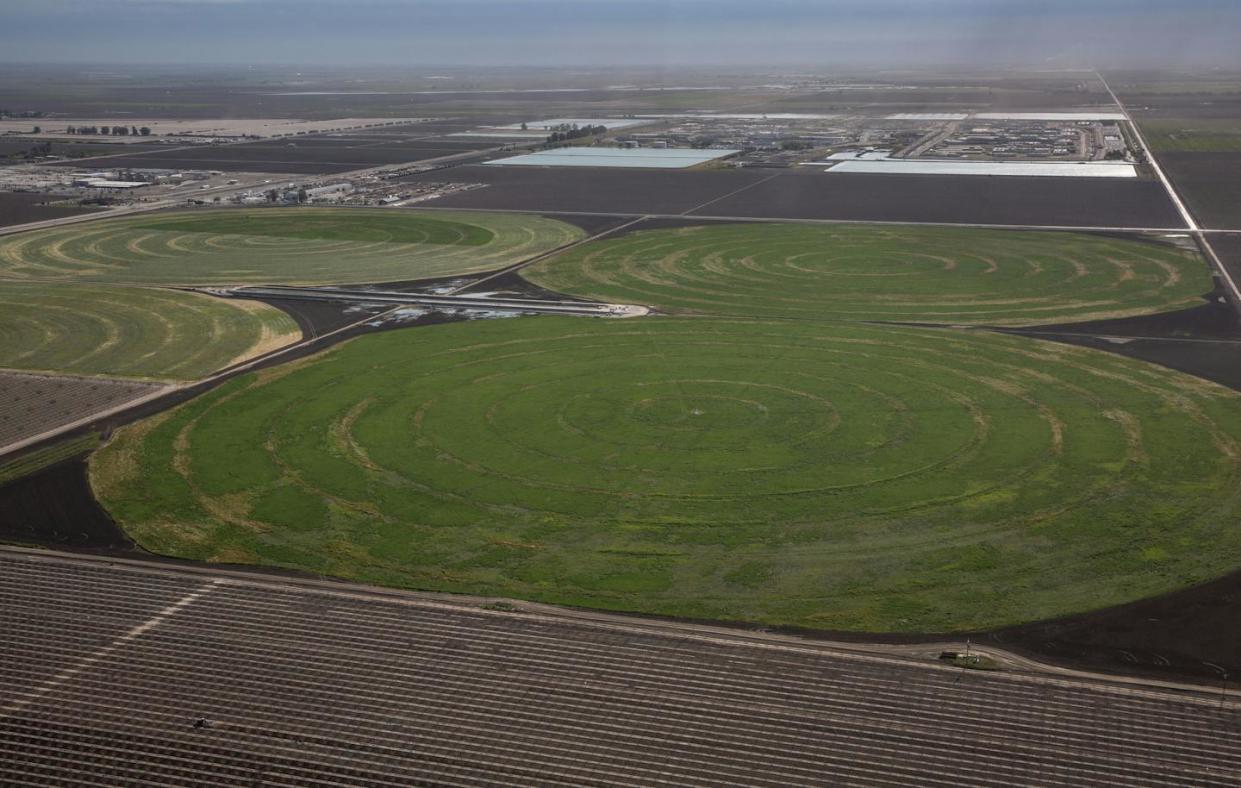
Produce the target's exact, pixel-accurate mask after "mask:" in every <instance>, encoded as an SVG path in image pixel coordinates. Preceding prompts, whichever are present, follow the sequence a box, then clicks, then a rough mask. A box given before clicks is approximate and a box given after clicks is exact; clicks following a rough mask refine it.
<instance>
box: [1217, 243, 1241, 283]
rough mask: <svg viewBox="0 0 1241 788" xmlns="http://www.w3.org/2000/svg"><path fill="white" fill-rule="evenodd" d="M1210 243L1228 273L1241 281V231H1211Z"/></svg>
mask: <svg viewBox="0 0 1241 788" xmlns="http://www.w3.org/2000/svg"><path fill="white" fill-rule="evenodd" d="M1210 244H1211V248H1212V249H1214V250H1215V255H1216V256H1217V257H1219V260H1220V262H1221V263H1223V264H1224V267H1225V268H1227V269H1228V273H1229V274H1230V275H1231V276H1232V278H1233V279H1235V280H1236V281H1237V282H1238V283H1241V233H1213V234H1211V236H1210Z"/></svg>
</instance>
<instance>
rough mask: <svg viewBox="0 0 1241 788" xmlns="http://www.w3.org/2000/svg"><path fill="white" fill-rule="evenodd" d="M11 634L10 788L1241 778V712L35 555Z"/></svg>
mask: <svg viewBox="0 0 1241 788" xmlns="http://www.w3.org/2000/svg"><path fill="white" fill-rule="evenodd" d="M527 607H528V606H523V608H527ZM0 616H3V618H4V620H5V621H6V622H11V624H12V625H11V626H9V627H8V628H7V629H6V633H5V635H6V636H5V638H4V639H3V640H2V641H0V655H2V656H3V660H2V661H0V667H3V669H4V671H5V684H4V692H5V693H6V695H5V696H4V697H5V699H6V701H7V710H8V713H7V714H6V716H5V717H4V718H3V719H2V720H0V752H2V753H3V755H2V757H0V781H2V782H5V783H6V784H30V783H35V784H40V785H57V786H60V785H67V784H77V783H80V782H81V781H82V775H83V773H84V772H88V773H89V774H91V775H92V776H99V775H106V776H107V779H108V780H110V781H112V782H123V783H126V784H134V783H142V782H144V781H145V782H155V781H163V782H175V783H190V784H201V783H203V782H206V781H207V780H208V779H211V778H215V780H216V781H217V782H219V783H221V784H227V785H249V784H253V783H254V782H255V775H262V777H261V780H262V782H263V783H265V784H272V785H277V784H293V785H299V786H308V788H309V787H310V786H314V787H315V788H318V787H319V786H323V787H324V788H326V787H327V786H339V785H366V786H371V785H399V786H403V785H469V786H479V787H480V788H481V787H484V786H489V787H491V788H501V787H503V786H513V785H515V784H516V785H523V786H524V785H529V786H551V785H575V786H576V785H581V786H604V785H607V786H617V785H650V784H655V783H658V784H659V785H662V786H666V787H667V788H700V786H704V785H745V786H751V787H752V788H786V787H787V786H790V785H797V786H807V787H808V788H809V787H811V786H813V787H814V788H818V787H819V786H823V787H824V788H827V787H829V786H830V788H839V786H842V785H848V786H852V787H853V788H863V787H865V788H891V786H893V785H894V784H896V785H918V786H932V785H945V784H949V783H948V782H946V781H945V780H944V775H945V774H951V775H952V784H968V785H970V786H975V787H976V788H1010V786H1013V785H1023V786H1039V788H1051V787H1052V786H1055V787H1056V788H1095V786H1099V787H1100V788H1102V787H1103V786H1110V787H1112V788H1114V786H1116V785H1124V786H1127V787H1128V788H1165V787H1166V786H1168V785H1193V786H1199V787H1200V788H1226V787H1230V786H1233V785H1235V783H1236V780H1235V779H1234V777H1235V775H1236V773H1237V770H1238V769H1241V748H1239V747H1238V744H1237V737H1236V736H1235V734H1234V730H1233V726H1234V725H1235V720H1236V714H1237V711H1238V704H1237V702H1236V700H1235V699H1234V698H1233V696H1232V695H1231V693H1230V694H1229V697H1228V698H1218V697H1208V696H1207V695H1206V694H1205V693H1173V692H1170V691H1167V692H1159V691H1147V690H1134V689H1127V688H1123V687H1120V686H1116V685H1109V684H1107V683H1103V682H1091V681H1084V680H1073V679H1067V678H1064V677H1051V676H1046V677H1044V676H1038V675H1029V674H1025V675H1022V674H1013V673H1007V672H984V671H962V670H960V669H953V668H950V667H948V666H947V665H938V664H928V662H925V661H922V660H919V659H913V658H903V657H894V656H877V655H871V654H859V653H856V652H854V653H850V652H848V651H842V650H839V649H834V648H830V647H827V648H825V647H823V646H821V645H819V644H816V643H813V642H807V641H805V640H800V639H793V638H781V637H776V636H770V635H767V636H762V635H756V634H755V633H736V632H729V631H725V630H722V629H719V628H711V629H705V628H698V629H697V630H696V631H695V630H693V629H690V628H688V627H684V628H682V627H667V626H663V627H660V626H658V625H652V623H651V622H646V621H638V620H634V619H624V618H620V617H616V616H598V615H596V616H591V617H590V618H589V619H586V618H580V617H579V618H576V619H575V618H573V617H572V616H571V615H566V614H563V613H560V614H558V613H557V612H555V611H545V610H544V611H533V610H532V611H528V612H526V611H523V612H517V613H505V612H499V611H495V610H484V609H479V607H478V606H477V605H476V604H475V603H474V602H473V601H472V600H465V599H461V600H445V599H434V600H429V599H427V598H425V597H419V596H414V595H403V594H400V595H396V594H391V593H376V592H375V591H374V589H369V588H365V587H358V586H352V587H350V586H342V585H339V584H334V585H332V586H325V585H318V586H314V585H310V584H302V583H297V582H296V581H293V582H289V581H288V580H287V579H275V578H263V577H258V576H252V577H238V576H236V575H233V576H231V577H229V576H221V575H220V574H216V573H212V574H207V573H204V572H202V571H201V570H199V571H195V569H193V568H191V567H187V566H184V565H182V566H169V565H167V564H165V565H164V566H162V567H157V566H153V565H151V564H147V565H145V566H144V565H141V564H135V563H133V562H130V563H122V562H112V561H104V560H93V559H83V558H80V557H79V558H68V557H65V556H63V555H59V556H58V555H54V554H49V553H46V552H43V553H36V552H34V551H18V550H6V551H4V554H3V555H0ZM126 633H128V634H126ZM122 638H123V641H122V642H121V645H120V647H116V648H107V647H106V646H107V644H110V643H116V642H117V641H118V639H122ZM83 665H85V666H86V669H82V666H83ZM75 666H77V669H74V667H75ZM310 685H313V690H308V687H309V686H310ZM195 716H201V717H203V718H204V719H206V720H208V721H209V724H208V726H207V727H206V729H205V730H204V729H200V728H196V727H194V726H193V724H192V720H193V719H194V717H195Z"/></svg>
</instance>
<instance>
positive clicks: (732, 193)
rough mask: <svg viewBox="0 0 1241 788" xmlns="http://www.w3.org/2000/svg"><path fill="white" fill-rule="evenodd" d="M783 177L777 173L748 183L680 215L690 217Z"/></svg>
mask: <svg viewBox="0 0 1241 788" xmlns="http://www.w3.org/2000/svg"><path fill="white" fill-rule="evenodd" d="M781 175H783V173H780V172H777V173H775V174H774V175H768V176H767V177H766V178H762V179H760V180H757V181H755V182H754V183H747V184H746V185H745V186H742V187H741V188H740V189H733V190H732V191H730V192H728V193H727V194H721V195H720V196H719V197H716V198H714V199H711V200H707V201H706V202H704V203H702V204H701V205H695V206H694V207H693V208H689V209H687V210H685V211H682V212H681V214H680V215H681V216H689V215H690V214H691V213H693V212H694V211H700V210H702V209H703V208H706V207H707V206H708V205H714V204H715V203H717V202H719V201H720V200H727V199H728V198H729V197H735V196H736V195H738V194H741V193H742V192H744V191H748V190H750V189H753V188H754V187H755V186H761V185H762V184H764V183H766V182H767V181H770V180H774V179H776V178H779V177H780V176H781Z"/></svg>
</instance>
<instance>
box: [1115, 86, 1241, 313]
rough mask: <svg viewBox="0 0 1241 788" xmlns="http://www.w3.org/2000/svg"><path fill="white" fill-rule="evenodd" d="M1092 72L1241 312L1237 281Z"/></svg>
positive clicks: (1123, 111) (1124, 112) (1134, 127)
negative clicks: (1127, 126)
mask: <svg viewBox="0 0 1241 788" xmlns="http://www.w3.org/2000/svg"><path fill="white" fill-rule="evenodd" d="M1094 73H1095V77H1097V78H1098V80H1099V82H1100V83H1101V84H1102V85H1103V88H1104V89H1105V90H1106V91H1107V93H1108V95H1109V96H1111V97H1112V101H1113V102H1114V103H1115V104H1116V108H1117V109H1119V110H1120V112H1121V114H1122V115H1124V116H1125V120H1126V121H1127V122H1128V123H1129V129H1130V131H1132V132H1133V136H1134V139H1136V140H1137V141H1138V144H1139V145H1141V146H1142V150H1143V151H1145V153H1146V161H1147V163H1148V164H1150V166H1151V169H1152V170H1154V171H1155V175H1157V176H1158V177H1159V180H1160V182H1161V183H1163V187H1164V189H1165V190H1166V191H1167V192H1168V197H1169V198H1171V200H1172V204H1173V205H1174V206H1176V209H1177V211H1179V212H1180V214H1181V218H1182V219H1183V220H1184V221H1185V226H1186V227H1187V228H1188V229H1189V232H1190V234H1191V235H1193V237H1194V240H1195V241H1197V242H1198V246H1199V247H1200V248H1201V249H1202V251H1203V253H1204V254H1205V255H1206V258H1207V260H1208V261H1209V262H1210V263H1211V266H1212V268H1214V269H1215V271H1216V272H1217V273H1219V275H1220V276H1221V277H1222V278H1223V280H1224V282H1225V283H1226V284H1227V285H1228V290H1229V292H1230V294H1231V298H1229V299H1228V300H1229V301H1231V302H1232V307H1233V310H1234V311H1235V312H1238V313H1241V288H1239V287H1238V286H1237V282H1236V280H1235V279H1233V278H1232V274H1231V273H1229V272H1228V269H1227V267H1225V266H1224V263H1223V261H1222V260H1220V259H1219V255H1217V254H1215V249H1214V248H1213V247H1212V246H1211V242H1210V241H1208V240H1207V237H1206V235H1205V234H1204V233H1203V232H1202V228H1201V227H1199V226H1198V222H1197V221H1195V220H1194V216H1193V214H1192V213H1190V210H1189V208H1188V207H1187V206H1186V205H1185V203H1184V201H1182V200H1181V196H1180V195H1179V194H1177V192H1176V189H1175V188H1174V187H1173V186H1172V181H1171V180H1170V179H1169V178H1168V176H1167V175H1166V174H1165V173H1164V171H1163V168H1162V167H1160V166H1159V161H1158V159H1156V158H1155V151H1153V150H1152V149H1151V146H1150V144H1149V143H1148V142H1147V141H1146V137H1145V136H1143V134H1142V130H1141V129H1140V128H1138V124H1137V122H1136V121H1135V120H1134V119H1133V116H1132V115H1131V114H1129V110H1128V109H1126V108H1125V105H1124V104H1123V103H1122V102H1121V100H1120V97H1119V96H1117V95H1116V92H1115V91H1113V90H1112V86H1111V85H1109V84H1108V82H1107V80H1106V79H1104V77H1103V74H1101V73H1099V71H1098V70H1097V69H1096V70H1095V72H1094Z"/></svg>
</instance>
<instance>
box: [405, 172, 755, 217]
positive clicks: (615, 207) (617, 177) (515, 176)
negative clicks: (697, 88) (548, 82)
mask: <svg viewBox="0 0 1241 788" xmlns="http://www.w3.org/2000/svg"><path fill="white" fill-rule="evenodd" d="M765 177H768V173H759V172H752V171H751V172H745V171H734V170H696V171H687V172H669V171H667V170H662V171H661V170H623V171H622V170H616V169H592V168H587V167H583V168H576V167H548V168H545V169H544V168H539V167H499V166H484V165H463V166H460V167H453V168H452V169H448V170H438V171H436V172H432V173H426V174H424V175H413V176H409V177H407V178H402V179H401V181H408V182H417V181H420V180H424V181H449V182H461V183H485V184H487V188H485V189H474V190H471V191H467V192H460V193H457V194H450V195H448V196H447V197H441V198H440V199H438V200H435V201H433V202H431V203H428V205H432V206H436V207H441V206H442V207H448V208H486V209H491V210H522V211H547V212H556V211H591V212H598V213H630V214H644V213H655V214H660V213H683V212H686V211H690V210H692V209H693V208H695V207H697V206H698V205H701V204H702V203H705V202H708V201H710V200H714V199H716V198H718V197H722V196H723V195H725V194H728V193H729V192H730V191H733V190H736V189H741V188H745V187H747V186H751V185H753V184H755V183H757V182H759V181H761V180H762V179H763V178H765Z"/></svg>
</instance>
